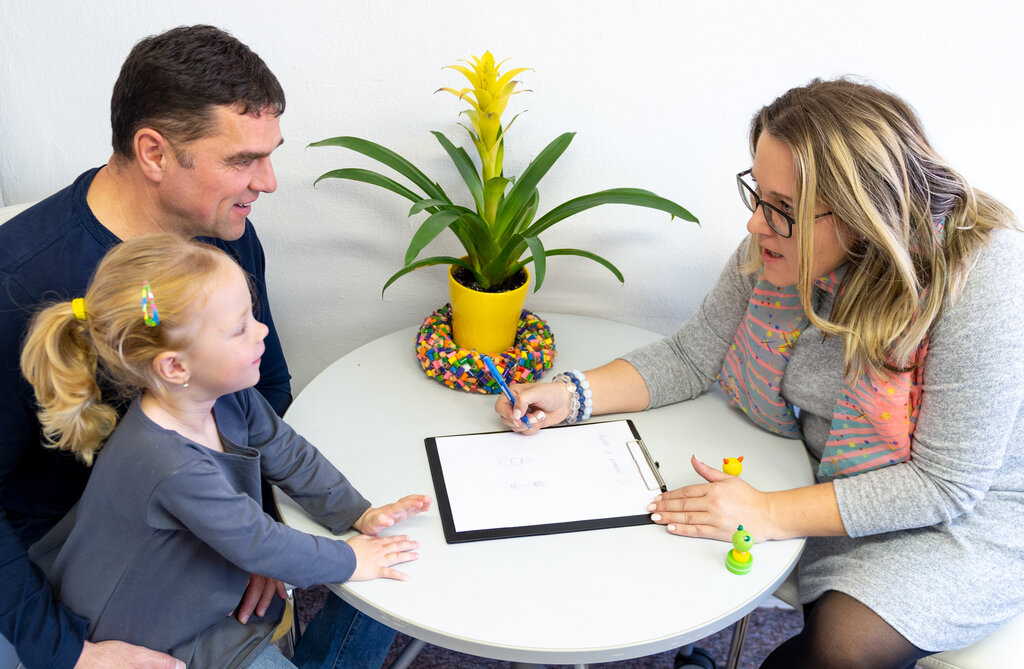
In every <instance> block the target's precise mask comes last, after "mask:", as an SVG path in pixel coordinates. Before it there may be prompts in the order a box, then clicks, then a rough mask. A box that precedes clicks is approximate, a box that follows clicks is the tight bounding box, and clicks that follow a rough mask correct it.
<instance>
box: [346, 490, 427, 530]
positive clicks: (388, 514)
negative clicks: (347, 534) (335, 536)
mask: <svg viewBox="0 0 1024 669" xmlns="http://www.w3.org/2000/svg"><path fill="white" fill-rule="evenodd" d="M433 501H434V500H432V499H431V498H430V496H429V495H406V496H405V497H403V498H402V499H400V500H398V501H397V502H392V503H391V504H385V505H384V506H378V507H370V508H369V509H367V510H366V511H364V512H363V515H361V516H360V517H359V520H357V521H356V522H354V523H352V527H354V528H356V529H357V530H359V531H360V532H362V533H363V534H368V535H370V536H377V535H378V534H380V533H381V532H382V531H383V530H386V529H387V528H389V527H391V526H392V525H394V524H395V523H397V522H400V521H403V520H405V519H406V518H408V517H409V516H415V515H416V514H417V513H422V512H424V511H426V510H427V509H429V508H430V505H431V504H432V503H433Z"/></svg>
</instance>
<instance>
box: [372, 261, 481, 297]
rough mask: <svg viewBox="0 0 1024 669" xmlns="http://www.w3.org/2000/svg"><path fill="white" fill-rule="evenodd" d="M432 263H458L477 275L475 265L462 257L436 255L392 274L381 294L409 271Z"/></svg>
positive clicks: (382, 295)
mask: <svg viewBox="0 0 1024 669" xmlns="http://www.w3.org/2000/svg"><path fill="white" fill-rule="evenodd" d="M431 265H458V266H459V267H465V268H466V269H467V270H469V271H470V272H473V275H474V276H476V270H474V269H473V266H472V265H470V264H469V263H467V262H466V261H465V260H463V259H462V258H455V257H452V256H434V257H432V258H424V259H423V260H417V261H416V262H414V263H412V264H409V265H406V266H405V267H403V268H402V269H400V270H398V271H397V272H395V273H394V274H392V275H391V278H390V279H388V280H387V283H385V284H384V287H383V288H381V289H380V296H381V297H384V291H385V290H387V289H388V286H390V285H391V284H393V283H394V282H395V281H396V280H397V279H399V278H401V277H403V276H405V275H406V274H408V273H409V272H412V271H414V270H417V269H421V268H423V267H430V266H431Z"/></svg>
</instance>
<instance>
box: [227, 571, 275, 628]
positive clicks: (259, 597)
mask: <svg viewBox="0 0 1024 669" xmlns="http://www.w3.org/2000/svg"><path fill="white" fill-rule="evenodd" d="M275 594H276V595H277V596H278V597H280V598H281V599H288V591H287V590H285V587H284V583H282V582H281V581H278V580H276V579H273V578H267V577H266V576H260V575H259V574H251V575H250V576H249V585H247V586H245V594H244V595H242V603H241V604H239V605H238V612H237V616H238V622H240V623H242V624H243V625H244V624H245V623H247V622H249V616H251V615H252V613H253V611H255V612H256V615H258V616H259V617H261V618H262V617H263V616H265V615H267V607H269V606H270V602H272V601H274V595H275Z"/></svg>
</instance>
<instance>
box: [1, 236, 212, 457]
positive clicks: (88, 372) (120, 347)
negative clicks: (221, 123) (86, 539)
mask: <svg viewBox="0 0 1024 669" xmlns="http://www.w3.org/2000/svg"><path fill="white" fill-rule="evenodd" d="M223 258H227V256H226V255H225V254H224V253H223V252H222V251H221V250H220V249H218V248H216V247H215V246H210V245H209V244H203V243H201V242H197V241H195V240H191V239H186V238H183V237H180V236H178V235H174V234H170V233H165V234H154V235H145V236H142V237H136V238H134V239H130V240H128V241H126V242H124V243H122V244H119V245H117V246H115V247H114V248H113V249H111V250H110V251H109V252H108V253H107V254H106V256H104V258H103V260H102V261H101V262H100V264H99V266H98V267H97V268H96V274H95V275H94V276H93V279H92V281H91V283H90V284H89V288H88V289H87V290H86V293H85V312H86V313H85V316H86V317H85V320H80V319H79V318H77V317H76V316H75V313H74V309H73V307H72V303H71V302H61V303H58V304H53V305H51V306H49V307H46V308H45V309H43V310H42V311H40V312H39V313H38V314H36V315H35V317H34V318H33V320H32V323H31V325H30V327H29V332H28V336H27V338H26V341H25V347H24V349H23V350H22V353H21V371H22V374H24V375H25V378H26V379H28V381H29V383H31V384H32V386H33V388H34V389H35V394H36V401H37V403H38V406H39V411H38V415H39V422H40V424H41V425H42V430H43V435H44V436H45V437H46V439H47V442H48V445H49V446H50V447H52V448H59V449H61V450H67V451H71V452H72V453H74V454H75V456H76V457H77V458H78V459H79V460H81V461H82V462H84V463H85V464H87V465H90V464H92V460H93V456H94V455H95V454H96V452H97V451H98V450H99V448H100V446H101V445H102V443H103V441H104V440H105V439H106V437H107V436H109V435H110V433H111V432H112V431H113V429H114V426H115V425H116V424H117V420H118V414H117V411H116V410H115V409H114V407H113V406H111V405H110V404H108V403H106V401H105V399H104V398H103V396H102V392H101V384H100V379H99V378H97V375H98V374H99V375H100V376H101V377H102V378H103V380H104V382H105V383H104V384H103V385H105V386H106V385H111V386H113V388H114V389H115V390H116V391H117V395H118V397H117V399H119V400H127V399H129V398H131V397H133V396H135V395H137V394H138V393H139V392H140V391H141V390H142V389H144V388H150V389H154V390H157V391H158V392H162V391H163V386H162V383H161V380H160V378H159V377H158V376H157V374H156V371H155V369H154V368H153V364H152V363H153V360H154V359H155V358H156V356H157V355H159V354H160V353H163V352H165V351H170V350H176V349H180V348H182V347H183V344H184V343H185V342H186V341H187V339H188V336H189V334H190V332H191V330H192V329H193V328H192V327H190V326H194V323H193V322H192V321H193V320H194V319H193V316H194V315H195V313H196V311H197V310H198V309H199V308H201V303H202V302H203V301H204V298H205V293H204V290H203V289H204V286H205V284H206V281H207V279H208V278H209V277H210V276H211V275H212V274H213V272H214V271H215V270H216V269H217V268H218V267H219V266H220V262H221V259H223ZM146 282H149V285H150V288H151V289H152V292H153V297H154V301H155V302H156V304H157V309H158V314H159V324H158V325H156V326H155V327H150V326H148V325H146V323H145V321H144V319H143V316H144V314H143V308H142V286H143V284H144V283H146ZM79 315H81V314H79Z"/></svg>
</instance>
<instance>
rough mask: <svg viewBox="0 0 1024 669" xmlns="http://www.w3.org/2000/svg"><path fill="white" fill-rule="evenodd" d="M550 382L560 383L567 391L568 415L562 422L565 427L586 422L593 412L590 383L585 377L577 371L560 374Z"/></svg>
mask: <svg viewBox="0 0 1024 669" xmlns="http://www.w3.org/2000/svg"><path fill="white" fill-rule="evenodd" d="M552 381H561V382H562V383H564V384H566V386H567V388H568V390H569V394H570V397H569V415H568V416H566V417H565V420H564V421H562V422H563V423H565V424H566V425H572V424H573V423H576V422H579V421H583V420H587V419H588V418H590V414H591V412H592V411H593V410H594V400H593V394H594V393H593V391H592V390H591V389H590V382H589V381H587V375H586V374H584V373H583V372H581V371H580V370H578V369H574V370H572V371H571V372H562V373H561V374H558V375H557V376H555V378H553V379H552Z"/></svg>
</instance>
